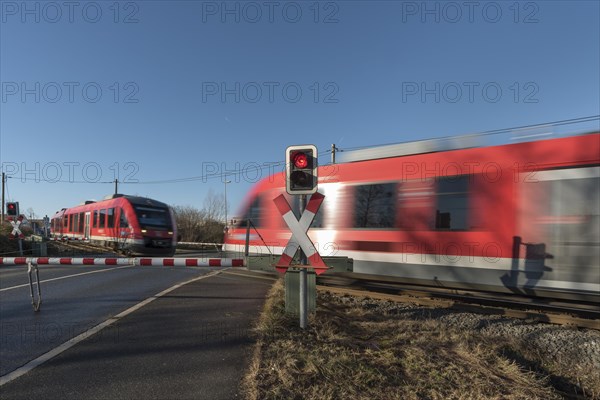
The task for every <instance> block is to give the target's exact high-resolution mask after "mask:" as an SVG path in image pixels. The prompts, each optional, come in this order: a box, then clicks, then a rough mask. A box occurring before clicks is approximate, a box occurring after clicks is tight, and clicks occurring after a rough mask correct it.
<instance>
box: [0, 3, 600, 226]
mask: <svg viewBox="0 0 600 400" xmlns="http://www.w3.org/2000/svg"><path fill="white" fill-rule="evenodd" d="M69 4H70V5H65V3H64V2H62V1H59V2H39V1H38V2H35V1H33V2H21V1H17V2H13V1H0V12H1V14H0V18H1V19H0V81H1V83H2V87H1V89H2V92H1V98H0V163H1V164H2V168H3V171H5V172H6V173H7V174H9V176H11V178H10V179H9V180H8V195H9V196H8V198H9V199H10V200H16V201H19V202H20V204H21V209H22V210H26V209H28V208H33V210H34V211H35V213H36V214H37V215H44V214H48V215H52V214H53V213H54V212H55V211H56V210H58V209H60V208H61V207H67V206H72V205H75V204H78V203H80V202H81V201H83V200H86V199H100V198H102V197H104V196H105V195H107V194H110V193H112V192H113V190H114V185H113V184H110V183H103V182H110V181H113V180H114V179H115V178H116V177H118V178H119V180H120V181H121V182H123V183H122V184H121V185H120V187H119V191H120V192H122V193H128V194H138V195H144V196H149V197H152V198H156V199H158V200H161V201H165V202H168V203H170V204H176V205H193V206H197V207H202V203H203V200H204V197H205V196H206V194H207V193H209V192H210V191H212V192H213V193H215V194H221V193H222V192H223V188H224V184H223V183H222V179H220V178H219V177H216V178H215V177H212V178H208V179H202V178H198V179H196V180H190V181H185V182H172V183H156V182H164V181H173V180H177V179H180V178H187V177H202V176H204V175H206V173H208V172H213V173H214V172H217V173H223V172H229V173H232V172H235V171H238V172H240V171H242V172H244V173H243V174H241V175H232V176H230V177H229V178H228V179H230V180H232V181H233V182H232V183H231V184H229V185H228V187H227V192H228V202H229V204H230V207H229V208H230V211H229V214H230V215H232V214H235V213H236V210H237V209H238V206H239V204H240V202H241V200H242V198H243V196H244V194H245V193H246V192H247V191H248V189H249V188H250V187H251V185H252V184H253V182H254V181H255V180H256V178H257V177H260V176H266V173H267V170H266V169H265V170H261V171H260V172H259V174H258V175H257V174H256V173H255V172H254V168H255V167H256V166H257V165H258V166H262V165H267V163H270V162H281V161H282V160H284V158H285V154H284V150H285V148H286V147H287V146H288V145H292V144H304V143H314V144H315V145H317V146H318V148H319V150H320V153H321V154H323V157H322V158H321V162H322V163H323V162H326V161H328V159H329V155H327V154H325V152H326V151H327V150H328V149H329V148H330V145H331V143H335V144H336V145H337V146H338V147H339V148H341V149H349V148H355V147H361V146H370V145H377V144H385V143H394V142H401V141H411V140H420V139H426V138H432V137H440V136H448V135H456V134H463V133H473V132H481V131H487V130H491V129H499V128H509V127H514V126H521V125H529V124H536V123H544V122H550V121H557V120H564V119H571V118H577V117H585V116H590V115H597V114H600V89H599V88H600V78H599V76H600V74H599V71H600V50H599V49H600V8H599V4H600V3H599V2H597V1H534V2H514V1H498V2H471V3H469V2H436V1H429V2H421V1H418V2H410V1H408V2H407V1H403V2H401V1H398V2H395V1H321V2H316V1H295V2H286V1H279V2H275V1H273V2H269V1H258V2H236V1H231V2H221V1H219V2H210V1H209V2H201V1H169V2H167V1H122V2H115V1H95V2H93V1H92V2H87V1H81V2H79V1H77V2H73V3H69ZM596 126H597V123H596ZM152 182H155V183H152Z"/></svg>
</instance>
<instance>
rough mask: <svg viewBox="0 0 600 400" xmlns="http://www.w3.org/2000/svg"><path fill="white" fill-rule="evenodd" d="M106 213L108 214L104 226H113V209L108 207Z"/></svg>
mask: <svg viewBox="0 0 600 400" xmlns="http://www.w3.org/2000/svg"><path fill="white" fill-rule="evenodd" d="M106 215H107V216H108V221H107V222H106V227H107V228H114V227H115V209H114V208H109V209H108V210H107V213H106Z"/></svg>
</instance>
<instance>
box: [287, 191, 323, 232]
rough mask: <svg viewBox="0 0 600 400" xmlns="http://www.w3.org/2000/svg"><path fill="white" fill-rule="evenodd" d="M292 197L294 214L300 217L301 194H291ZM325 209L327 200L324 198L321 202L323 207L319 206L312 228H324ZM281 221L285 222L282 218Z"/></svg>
mask: <svg viewBox="0 0 600 400" xmlns="http://www.w3.org/2000/svg"><path fill="white" fill-rule="evenodd" d="M290 197H291V201H290V204H291V207H292V210H293V211H294V214H295V215H296V218H298V219H299V218H300V217H299V215H300V214H299V213H298V212H299V211H300V196H290ZM324 209H325V200H323V203H322V204H321V207H320V208H319V211H317V215H315V219H313V222H312V223H311V224H310V227H311V228H323V223H324V219H325V217H324V211H323V210H324ZM280 221H281V222H282V223H284V221H283V219H280Z"/></svg>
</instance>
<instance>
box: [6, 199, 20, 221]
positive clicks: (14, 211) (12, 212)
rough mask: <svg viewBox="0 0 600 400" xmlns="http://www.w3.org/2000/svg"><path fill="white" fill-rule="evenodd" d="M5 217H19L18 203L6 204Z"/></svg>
mask: <svg viewBox="0 0 600 400" xmlns="http://www.w3.org/2000/svg"><path fill="white" fill-rule="evenodd" d="M6 215H7V216H9V217H18V216H19V202H17V201H13V202H7V203H6Z"/></svg>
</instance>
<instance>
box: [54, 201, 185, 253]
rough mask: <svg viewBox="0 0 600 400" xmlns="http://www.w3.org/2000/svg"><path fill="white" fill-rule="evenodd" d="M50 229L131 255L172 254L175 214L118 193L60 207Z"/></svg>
mask: <svg viewBox="0 0 600 400" xmlns="http://www.w3.org/2000/svg"><path fill="white" fill-rule="evenodd" d="M50 229H51V234H52V236H53V237H56V238H79V239H88V240H90V242H92V243H95V244H100V245H104V246H108V247H110V248H112V249H114V250H119V251H123V252H125V253H128V254H132V255H157V256H158V255H160V256H172V255H173V254H175V247H176V245H177V226H176V223H175V216H174V214H173V211H172V209H171V208H170V207H169V206H168V205H167V204H165V203H161V202H159V201H156V200H152V199H148V198H145V197H135V196H127V195H122V194H116V195H113V196H110V197H109V198H107V199H105V200H102V201H97V202H96V201H87V202H85V204H82V205H79V206H76V207H72V208H63V209H62V210H60V211H58V212H57V213H56V214H54V216H53V217H52V219H51V224H50Z"/></svg>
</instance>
